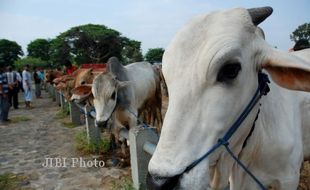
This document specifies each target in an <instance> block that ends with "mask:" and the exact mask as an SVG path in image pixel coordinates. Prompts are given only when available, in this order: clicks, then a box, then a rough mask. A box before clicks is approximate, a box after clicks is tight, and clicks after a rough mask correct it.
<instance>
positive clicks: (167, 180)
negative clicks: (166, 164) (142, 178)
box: [146, 173, 181, 190]
mask: <svg viewBox="0 0 310 190" xmlns="http://www.w3.org/2000/svg"><path fill="white" fill-rule="evenodd" d="M180 176H181V175H176V176H173V177H161V176H152V175H151V174H150V173H148V174H147V177H146V185H147V188H148V189H149V190H168V189H174V188H175V187H176V186H177V184H178V182H179V178H180Z"/></svg>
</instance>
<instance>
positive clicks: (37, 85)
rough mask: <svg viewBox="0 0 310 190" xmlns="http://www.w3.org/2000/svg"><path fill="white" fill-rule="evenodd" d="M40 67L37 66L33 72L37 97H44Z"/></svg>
mask: <svg viewBox="0 0 310 190" xmlns="http://www.w3.org/2000/svg"><path fill="white" fill-rule="evenodd" d="M38 72H40V69H39V68H35V69H34V72H33V79H34V85H35V93H36V98H42V97H41V78H40V76H39V73H38Z"/></svg>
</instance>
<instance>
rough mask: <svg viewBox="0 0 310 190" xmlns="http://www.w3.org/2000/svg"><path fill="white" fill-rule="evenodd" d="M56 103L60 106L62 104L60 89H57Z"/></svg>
mask: <svg viewBox="0 0 310 190" xmlns="http://www.w3.org/2000/svg"><path fill="white" fill-rule="evenodd" d="M56 103H57V105H58V106H61V104H60V93H59V91H56Z"/></svg>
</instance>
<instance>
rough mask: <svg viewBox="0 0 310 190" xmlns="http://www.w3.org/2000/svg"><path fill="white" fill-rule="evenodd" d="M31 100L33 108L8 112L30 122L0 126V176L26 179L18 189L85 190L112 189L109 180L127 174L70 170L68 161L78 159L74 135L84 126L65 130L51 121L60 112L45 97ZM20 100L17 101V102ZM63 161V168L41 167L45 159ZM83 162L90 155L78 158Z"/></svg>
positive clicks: (93, 169) (123, 171) (115, 170)
mask: <svg viewBox="0 0 310 190" xmlns="http://www.w3.org/2000/svg"><path fill="white" fill-rule="evenodd" d="M42 93H43V99H34V103H33V105H34V108H33V109H31V110H26V109H25V108H24V105H23V104H21V105H20V109H18V110H14V109H11V111H10V114H9V116H10V117H11V118H13V119H14V118H15V119H16V118H18V117H19V118H20V117H21V116H22V117H24V118H28V119H30V120H29V121H20V122H10V123H9V124H5V125H0V175H1V174H4V173H6V172H10V173H14V174H17V175H23V176H26V179H27V180H25V181H24V182H23V183H22V184H20V185H19V187H20V188H21V189H36V190H73V189H76V190H84V189H85V190H86V189H112V186H113V185H112V182H111V181H113V180H116V181H117V180H118V179H120V178H121V177H122V176H124V175H128V174H129V169H118V168H109V167H98V168H96V167H85V168H84V167H79V164H75V165H74V166H76V167H71V166H72V162H71V159H72V158H79V157H81V155H79V154H78V153H77V152H76V151H75V139H74V135H75V133H76V132H78V131H79V130H83V129H84V126H79V127H76V128H66V127H64V126H63V124H62V123H61V122H60V121H59V120H57V119H55V114H56V113H57V112H58V111H59V110H60V108H59V107H58V106H57V105H56V103H55V102H53V101H52V99H51V98H49V95H48V94H47V93H45V92H43V91H42ZM21 100H22V98H20V101H21ZM56 157H57V158H67V162H66V164H67V167H62V168H56V167H44V166H43V163H44V162H45V158H56ZM82 159H83V161H88V160H93V159H94V157H93V156H87V157H85V156H84V157H82Z"/></svg>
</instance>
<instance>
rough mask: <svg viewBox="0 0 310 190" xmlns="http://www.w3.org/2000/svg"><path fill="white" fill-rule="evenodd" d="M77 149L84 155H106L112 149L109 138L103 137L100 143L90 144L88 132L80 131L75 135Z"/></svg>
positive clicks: (92, 142)
mask: <svg viewBox="0 0 310 190" xmlns="http://www.w3.org/2000/svg"><path fill="white" fill-rule="evenodd" d="M75 141H76V149H77V150H78V151H79V152H81V153H82V154H94V153H99V154H103V153H106V152H107V151H108V150H109V149H110V140H109V139H108V138H107V137H101V140H100V142H98V143H96V142H94V141H91V142H90V143H88V140H87V133H86V131H80V132H78V133H76V134H75Z"/></svg>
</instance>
